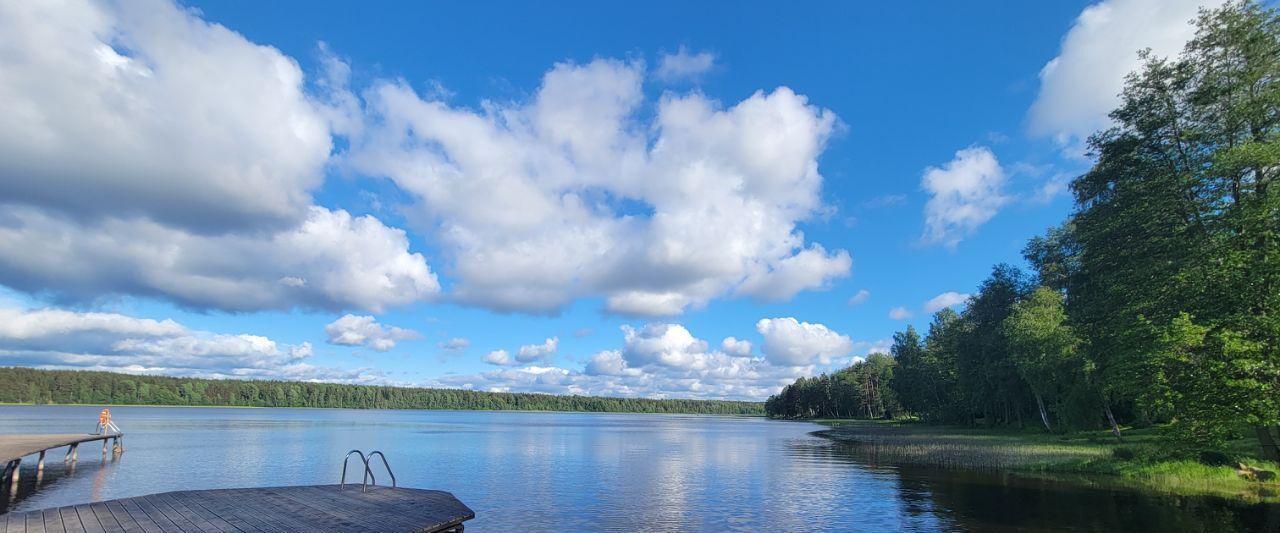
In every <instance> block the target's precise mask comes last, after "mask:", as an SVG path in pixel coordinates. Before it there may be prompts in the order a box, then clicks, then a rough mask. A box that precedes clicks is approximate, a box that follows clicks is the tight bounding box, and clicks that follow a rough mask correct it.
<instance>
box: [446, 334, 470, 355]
mask: <svg viewBox="0 0 1280 533" xmlns="http://www.w3.org/2000/svg"><path fill="white" fill-rule="evenodd" d="M469 347H471V341H469V340H467V339H465V338H462V337H454V338H452V339H449V340H447V341H444V342H442V343H440V349H441V350H444V351H446V352H461V351H463V350H466V349H467V348H469Z"/></svg>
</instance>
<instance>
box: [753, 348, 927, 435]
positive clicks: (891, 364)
mask: <svg viewBox="0 0 1280 533" xmlns="http://www.w3.org/2000/svg"><path fill="white" fill-rule="evenodd" d="M896 366H897V363H896V362H895V361H894V359H893V358H892V357H890V356H888V355H885V354H879V353H876V354H871V355H869V356H867V359H866V360H865V361H859V362H857V363H854V364H853V366H850V367H849V368H846V369H843V370H841V371H839V372H836V373H834V374H831V375H829V376H828V375H826V374H823V375H821V376H818V377H815V378H800V379H798V380H796V382H795V383H792V384H790V385H787V386H786V387H783V388H782V392H779V393H778V394H775V395H773V396H770V397H769V399H768V400H767V401H765V403H764V412H765V414H767V415H769V416H771V417H778V418H889V419H892V418H894V417H896V416H898V415H899V414H900V413H901V412H902V406H901V405H900V404H899V403H898V396H897V393H896V392H895V391H894V389H893V388H892V387H891V386H890V383H891V382H893V381H894V371H895V367H896Z"/></svg>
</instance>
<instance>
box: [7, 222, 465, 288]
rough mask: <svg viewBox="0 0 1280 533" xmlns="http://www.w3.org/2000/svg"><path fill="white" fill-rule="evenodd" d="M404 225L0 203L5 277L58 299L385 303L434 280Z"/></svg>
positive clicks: (431, 285)
mask: <svg viewBox="0 0 1280 533" xmlns="http://www.w3.org/2000/svg"><path fill="white" fill-rule="evenodd" d="M408 246H409V243H408V238H407V237H406V236H405V233H404V231H402V230H399V229H395V228H388V227H386V226H384V225H382V223H381V222H379V221H378V220H377V219H375V218H373V217H369V216H362V217H353V216H351V215H350V214H348V213H347V212H346V211H341V210H338V211H330V210H328V209H324V208H321V207H312V208H311V209H310V211H309V214H308V217H307V219H306V220H305V221H303V223H302V224H301V225H300V226H298V227H296V228H293V229H289V230H286V231H282V232H278V233H271V232H268V233H265V234H264V233H261V232H248V233H246V234H244V235H239V234H226V235H203V234H198V233H191V232H187V231H184V230H180V229H177V228H174V227H169V226H164V225H161V224H159V223H156V222H152V221H149V220H145V219H118V218H109V219H104V220H102V221H100V222H98V223H97V224H95V225H85V224H83V223H80V222H77V221H75V220H72V219H70V218H67V217H61V216H54V215H52V214H50V213H48V212H44V211H40V210H38V209H35V208H30V207H12V208H10V209H8V211H7V213H5V214H4V215H0V282H3V283H4V284H5V285H8V286H10V287H13V288H16V289H20V290H25V291H28V292H34V293H43V294H51V295H53V296H55V297H56V298H59V299H60V300H68V301H93V300H95V299H96V298H98V297H100V296H103V295H111V294H134V295H143V296H155V297H158V298H165V299H169V300H172V301H174V302H177V303H178V304H180V305H184V306H190V307H195V308H214V309H223V310H229V311H256V310H263V309H289V308H292V307H307V308H319V309H332V310H337V309H344V308H357V309H364V310H368V311H372V312H380V311H381V310H382V309H383V308H385V307H387V306H390V305H403V304H408V303H411V302H414V301H418V300H423V299H427V298H431V297H433V296H434V295H436V294H437V293H439V291H440V284H439V282H438V281H437V279H436V275H435V274H434V273H433V272H431V270H430V268H428V266H427V264H426V261H425V259H423V257H422V255H420V254H416V253H409V251H408Z"/></svg>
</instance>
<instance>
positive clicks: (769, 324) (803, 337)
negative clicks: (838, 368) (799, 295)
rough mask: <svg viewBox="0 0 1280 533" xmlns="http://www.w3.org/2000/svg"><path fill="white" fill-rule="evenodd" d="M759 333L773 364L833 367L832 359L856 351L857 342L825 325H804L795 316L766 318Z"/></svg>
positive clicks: (759, 326) (806, 323)
mask: <svg viewBox="0 0 1280 533" xmlns="http://www.w3.org/2000/svg"><path fill="white" fill-rule="evenodd" d="M756 331H758V332H759V333H760V335H762V336H764V344H763V345H762V346H761V347H760V349H761V351H763V352H764V354H765V357H767V358H768V360H769V362H771V363H774V364H777V365H788V366H800V365H810V364H813V363H815V362H818V363H821V364H824V365H825V364H829V363H830V362H831V359H832V358H834V357H839V356H842V355H846V354H848V353H849V352H850V351H852V350H853V341H851V340H849V337H847V336H845V335H841V334H839V333H836V332H835V331H832V330H830V329H828V328H827V326H825V325H822V324H810V323H808V322H800V321H798V320H796V319H794V318H791V317H785V318H763V319H760V321H759V322H756Z"/></svg>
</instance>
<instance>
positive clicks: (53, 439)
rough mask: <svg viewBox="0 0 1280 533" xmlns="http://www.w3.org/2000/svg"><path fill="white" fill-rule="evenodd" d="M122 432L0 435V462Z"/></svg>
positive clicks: (120, 434) (111, 436)
mask: <svg viewBox="0 0 1280 533" xmlns="http://www.w3.org/2000/svg"><path fill="white" fill-rule="evenodd" d="M122 435H123V434H122V433H110V434H106V435H94V434H89V433H69V434H68V433H63V434H51V435H0V463H8V462H9V461H12V460H14V459H19V458H22V457H26V456H28V455H33V454H37V453H40V452H42V451H46V450H51V449H53V448H61V447H63V446H70V445H72V444H80V443H83V442H92V441H98V440H107V439H114V438H117V437H120V436H122Z"/></svg>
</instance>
